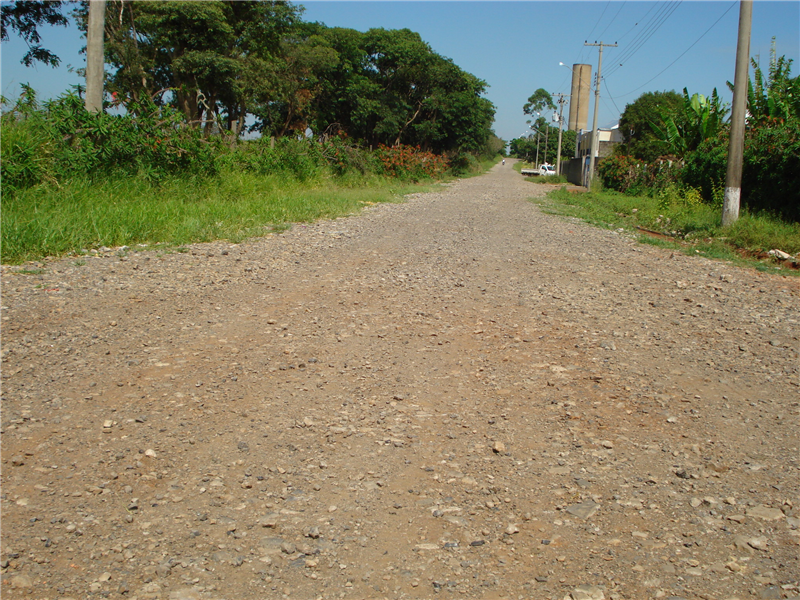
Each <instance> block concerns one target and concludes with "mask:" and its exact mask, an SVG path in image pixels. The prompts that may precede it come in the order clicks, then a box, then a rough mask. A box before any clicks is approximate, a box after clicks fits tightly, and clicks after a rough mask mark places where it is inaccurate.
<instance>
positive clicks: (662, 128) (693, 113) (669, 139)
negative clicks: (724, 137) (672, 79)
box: [651, 88, 728, 158]
mask: <svg viewBox="0 0 800 600" xmlns="http://www.w3.org/2000/svg"><path fill="white" fill-rule="evenodd" d="M683 100H684V105H683V110H682V111H681V112H680V113H679V114H677V115H675V114H665V113H663V112H659V115H658V116H659V118H660V121H661V122H660V123H655V122H651V124H652V126H653V130H654V132H655V134H656V136H657V137H658V139H660V140H661V141H662V142H665V143H666V144H668V146H669V148H670V151H671V153H672V154H674V155H675V156H677V157H680V158H683V157H684V156H685V155H686V154H687V153H688V152H691V151H692V150H695V149H696V148H697V147H698V146H699V145H700V143H701V142H703V141H704V140H707V139H708V138H711V137H714V136H716V135H717V133H718V132H719V130H720V127H721V126H722V125H723V123H724V119H725V116H726V114H727V113H728V106H727V105H726V104H723V103H722V101H721V100H720V98H719V95H718V94H717V89H716V88H714V90H713V91H712V92H711V96H709V97H706V96H704V95H703V94H693V95H692V96H689V91H688V90H687V89H686V88H683Z"/></svg>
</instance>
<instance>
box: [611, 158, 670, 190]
mask: <svg viewBox="0 0 800 600" xmlns="http://www.w3.org/2000/svg"><path fill="white" fill-rule="evenodd" d="M682 169H683V166H682V164H681V163H680V162H678V161H674V162H668V161H665V160H659V161H656V162H654V163H653V164H647V163H645V162H642V161H641V160H639V159H636V158H633V157H632V156H624V155H617V156H610V157H608V158H605V159H603V160H602V161H601V162H600V164H599V165H598V167H597V173H598V175H599V176H600V181H601V182H602V184H603V188H605V189H610V190H615V191H618V192H623V193H626V194H634V195H637V194H649V195H651V196H657V195H658V194H659V193H660V192H661V191H662V190H664V189H669V188H673V187H679V186H680V183H681V171H682Z"/></svg>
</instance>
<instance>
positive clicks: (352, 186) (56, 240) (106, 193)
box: [0, 171, 430, 264]
mask: <svg viewBox="0 0 800 600" xmlns="http://www.w3.org/2000/svg"><path fill="white" fill-rule="evenodd" d="M427 187H430V184H428V186H427ZM421 189H427V188H426V186H425V185H423V186H420V185H413V184H408V183H402V182H399V181H397V180H390V179H386V178H382V177H369V176H367V177H345V178H323V179H320V180H318V181H314V182H302V183H300V182H298V181H295V180H293V179H290V178H286V177H279V176H263V175H257V174H253V173H249V172H245V171H229V172H225V173H222V174H220V175H218V176H215V177H212V178H194V179H191V178H179V179H173V180H167V181H164V182H161V183H160V184H159V185H153V184H150V183H147V182H145V181H143V180H141V179H137V178H133V177H131V178H118V179H103V180H101V181H95V182H92V181H89V180H87V179H73V180H70V181H68V182H66V183H64V184H62V185H61V187H60V188H56V187H54V186H52V185H40V186H37V187H34V188H30V189H28V190H23V191H20V192H18V193H16V194H14V195H13V196H12V197H11V198H3V201H2V212H3V219H2V223H1V224H0V229H1V231H2V253H3V254H2V262H3V263H4V264H21V263H23V262H26V261H31V260H39V259H42V258H44V257H48V256H50V257H57V256H64V255H71V254H83V253H85V252H86V251H87V250H90V249H92V248H99V247H101V246H107V247H118V246H133V245H139V244H143V245H164V246H166V247H170V248H176V247H180V246H182V245H185V244H190V243H195V242H206V241H211V240H219V239H225V240H229V241H231V242H240V241H242V240H244V239H247V238H251V237H255V236H260V235H265V234H267V233H271V232H278V231H281V230H284V229H286V228H288V227H289V226H290V225H291V224H292V223H302V222H311V221H315V220H319V219H328V218H336V217H341V216H344V215H349V214H354V213H357V212H358V211H359V210H361V208H362V207H364V206H365V205H370V204H377V203H382V202H397V201H400V200H401V199H402V196H403V195H404V194H407V193H410V192H412V191H420V190H421Z"/></svg>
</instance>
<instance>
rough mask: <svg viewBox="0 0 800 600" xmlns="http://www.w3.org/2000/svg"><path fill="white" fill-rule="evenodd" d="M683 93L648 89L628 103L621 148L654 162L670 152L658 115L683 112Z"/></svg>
mask: <svg viewBox="0 0 800 600" xmlns="http://www.w3.org/2000/svg"><path fill="white" fill-rule="evenodd" d="M683 107H684V99H683V96H681V95H680V94H678V93H677V92H675V91H668V92H667V91H664V92H646V93H644V94H642V95H641V96H639V97H638V98H637V99H636V100H635V101H634V102H632V103H631V104H628V105H627V106H626V107H625V110H624V111H623V113H622V116H621V117H620V120H619V129H620V132H621V133H622V138H623V143H622V144H620V145H619V146H618V147H617V149H618V150H617V151H618V152H624V153H625V154H628V155H630V156H633V157H635V158H638V159H639V160H643V161H645V162H653V161H655V160H656V159H657V158H658V157H660V156H664V155H666V154H668V153H669V152H670V147H669V144H668V143H666V142H664V141H662V140H661V139H660V138H659V136H658V134H657V133H656V128H655V127H654V126H653V125H654V122H657V121H658V117H657V115H659V114H661V115H663V116H665V117H669V116H673V117H676V118H677V116H678V115H680V114H682V110H683Z"/></svg>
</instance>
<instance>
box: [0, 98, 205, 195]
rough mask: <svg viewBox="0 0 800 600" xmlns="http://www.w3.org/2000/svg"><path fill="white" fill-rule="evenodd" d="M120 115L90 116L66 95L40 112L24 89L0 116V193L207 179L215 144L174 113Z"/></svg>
mask: <svg viewBox="0 0 800 600" xmlns="http://www.w3.org/2000/svg"><path fill="white" fill-rule="evenodd" d="M128 110H130V111H131V112H130V113H129V114H126V115H110V114H107V113H105V112H99V113H91V112H88V111H87V110H86V109H85V108H84V105H83V100H81V99H80V98H79V97H78V96H76V95H75V94H72V93H68V94H65V95H63V96H61V97H60V98H58V99H56V100H50V101H47V102H45V103H44V105H43V106H40V105H39V104H38V102H37V101H36V98H35V95H34V93H33V90H31V89H30V88H25V91H24V93H23V96H22V97H21V99H20V101H18V102H17V104H16V105H15V106H14V107H13V109H12V110H10V111H8V112H6V113H4V114H3V116H2V128H3V140H2V147H1V148H0V153H1V156H0V158H1V160H2V176H3V184H4V188H5V192H6V193H9V192H10V193H14V192H15V191H17V190H19V189H24V188H26V187H30V186H33V185H37V184H39V183H43V182H62V181H64V180H66V179H68V178H70V177H74V176H89V177H94V176H108V175H112V174H125V175H138V176H142V177H144V178H145V179H147V180H149V181H159V180H161V179H163V178H164V177H165V176H168V175H185V174H189V175H213V174H214V173H215V172H216V167H215V161H214V155H215V148H216V146H217V144H218V143H217V142H216V141H213V140H212V141H210V140H207V139H204V137H203V134H202V132H201V131H200V130H199V129H198V128H195V127H189V126H187V125H185V124H184V123H183V118H182V117H181V115H180V114H179V113H177V112H176V111H172V110H171V109H168V108H159V107H156V106H155V105H154V104H152V103H150V104H146V105H145V104H142V105H133V104H131V105H129V106H128Z"/></svg>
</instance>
